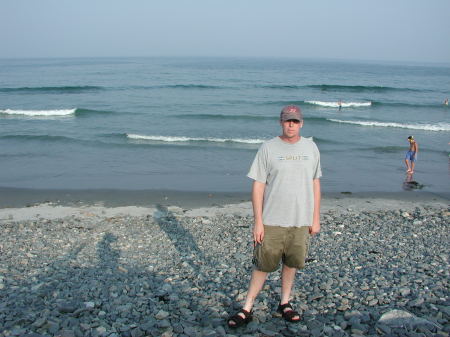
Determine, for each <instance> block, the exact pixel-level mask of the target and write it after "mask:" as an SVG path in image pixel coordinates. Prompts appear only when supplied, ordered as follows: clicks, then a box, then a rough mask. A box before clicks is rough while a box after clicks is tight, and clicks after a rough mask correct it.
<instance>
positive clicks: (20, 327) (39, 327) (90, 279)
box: [0, 233, 190, 337]
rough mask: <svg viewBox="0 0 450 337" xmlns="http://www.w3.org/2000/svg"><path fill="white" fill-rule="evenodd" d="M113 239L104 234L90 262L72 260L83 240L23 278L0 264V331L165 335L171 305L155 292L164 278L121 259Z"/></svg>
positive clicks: (6, 333)
mask: <svg viewBox="0 0 450 337" xmlns="http://www.w3.org/2000/svg"><path fill="white" fill-rule="evenodd" d="M117 241H118V238H117V237H116V236H115V235H113V234H111V233H105V234H103V236H102V238H101V240H100V241H99V242H98V243H97V245H96V257H97V259H96V260H97V263H96V264H94V265H92V266H89V264H92V259H89V261H87V262H82V263H80V262H79V261H76V260H77V259H79V254H80V252H81V251H82V250H83V249H84V248H85V247H86V243H82V244H79V245H78V246H77V247H74V248H73V249H71V250H70V251H69V252H68V253H67V254H65V255H62V256H61V257H59V258H57V259H56V260H55V261H53V262H51V263H49V264H48V265H46V266H45V267H43V268H39V269H40V270H43V272H42V273H40V274H37V275H29V276H28V277H27V278H25V279H24V278H21V279H19V278H18V277H13V276H10V277H9V276H8V277H7V278H6V277H4V276H1V274H6V272H8V270H6V269H3V267H2V268H0V271H1V273H0V276H1V281H2V282H1V283H2V288H0V336H2V337H3V336H63V337H81V336H112V337H114V336H127V337H128V336H133V337H140V336H161V335H163V333H164V331H165V330H167V329H168V328H171V323H170V321H169V318H170V317H169V312H170V311H171V310H172V305H171V304H170V303H166V301H161V299H160V298H159V297H158V294H159V293H161V291H162V290H161V288H162V286H163V285H164V278H163V277H162V276H160V275H156V274H154V273H151V272H149V271H148V270H144V269H143V268H140V267H139V266H130V265H121V264H120V263H119V261H120V255H121V254H120V251H119V250H118V249H117V248H115V245H116V243H117ZM94 261H95V259H94ZM80 265H81V266H80ZM19 268H20V267H19ZM10 275H12V273H11V274H10ZM174 292H175V293H176V291H174ZM187 296H190V295H189V294H187ZM156 317H158V318H156Z"/></svg>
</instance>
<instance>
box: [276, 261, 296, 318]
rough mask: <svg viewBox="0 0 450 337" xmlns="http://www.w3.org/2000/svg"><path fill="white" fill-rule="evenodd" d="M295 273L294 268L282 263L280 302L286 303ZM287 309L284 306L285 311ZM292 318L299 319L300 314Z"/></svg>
mask: <svg viewBox="0 0 450 337" xmlns="http://www.w3.org/2000/svg"><path fill="white" fill-rule="evenodd" d="M296 273H297V269H296V268H290V267H288V266H286V265H284V264H283V269H282V271H281V301H280V304H286V303H288V302H289V299H290V297H291V291H292V286H293V285H294V280H295V274H296ZM289 310H290V309H288V308H286V309H285V312H286V311H289ZM293 319H294V320H298V319H300V316H294V317H293Z"/></svg>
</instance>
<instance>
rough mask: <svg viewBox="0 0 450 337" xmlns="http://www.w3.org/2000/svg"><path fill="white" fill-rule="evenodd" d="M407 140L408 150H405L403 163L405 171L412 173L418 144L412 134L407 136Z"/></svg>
mask: <svg viewBox="0 0 450 337" xmlns="http://www.w3.org/2000/svg"><path fill="white" fill-rule="evenodd" d="M408 142H409V150H408V151H407V152H406V156H405V164H406V173H410V174H413V173H414V167H415V165H416V161H417V154H418V153H419V145H418V144H417V142H416V140H415V139H414V137H413V136H409V137H408Z"/></svg>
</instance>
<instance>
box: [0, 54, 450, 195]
mask: <svg viewBox="0 0 450 337" xmlns="http://www.w3.org/2000/svg"><path fill="white" fill-rule="evenodd" d="M446 97H449V98H450V67H438V66H406V65H387V64H384V65H377V64H364V63H346V62H340V63H333V62H314V61H299V60H286V59H285V60H283V59H279V60H278V59H231V58H230V59H220V58H117V59H116V58H92V59H90V58H83V59H30V60H25V59H24V60H0V161H1V169H0V186H3V187H26V188H50V189H81V188H82V189H97V188H117V189H129V190H135V189H170V190H186V191H248V190H249V188H250V181H249V179H248V178H246V173H247V170H248V168H249V166H250V164H251V161H252V159H253V157H254V155H255V153H256V151H257V149H258V147H259V146H260V144H261V142H262V141H264V140H267V139H270V138H272V137H274V136H276V135H278V134H279V132H280V127H279V124H278V115H279V111H280V109H281V108H282V107H283V106H284V105H287V104H298V105H299V106H300V107H301V108H302V110H303V113H304V116H305V125H304V127H303V129H302V135H303V136H306V137H313V138H314V140H315V141H316V143H317V145H318V146H319V149H320V151H321V155H322V168H323V175H324V176H323V179H322V186H323V190H324V191H329V192H340V191H353V192H358V191H382V192H391V191H401V190H402V189H403V188H404V181H405V179H406V176H405V166H404V163H403V159H404V155H405V151H406V149H407V146H408V143H407V137H408V136H410V135H413V136H414V137H415V138H416V140H417V142H418V143H419V146H420V154H419V161H418V162H417V168H416V173H415V174H414V177H413V180H415V181H417V182H419V183H420V184H423V185H424V187H423V190H424V191H430V192H448V191H449V187H450V183H449V149H450V146H449V144H448V143H449V141H450V107H449V106H445V105H444V104H443V101H444V99H445V98H446ZM339 100H341V101H342V102H343V107H342V109H341V110H339V109H338V106H337V102H338V101H339Z"/></svg>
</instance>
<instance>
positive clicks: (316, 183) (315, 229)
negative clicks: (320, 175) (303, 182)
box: [309, 179, 322, 235]
mask: <svg viewBox="0 0 450 337" xmlns="http://www.w3.org/2000/svg"><path fill="white" fill-rule="evenodd" d="M313 192H314V213H313V223H312V225H311V227H309V233H310V234H311V235H314V234H317V233H319V232H320V200H321V199H322V194H321V192H320V179H314V180H313Z"/></svg>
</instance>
